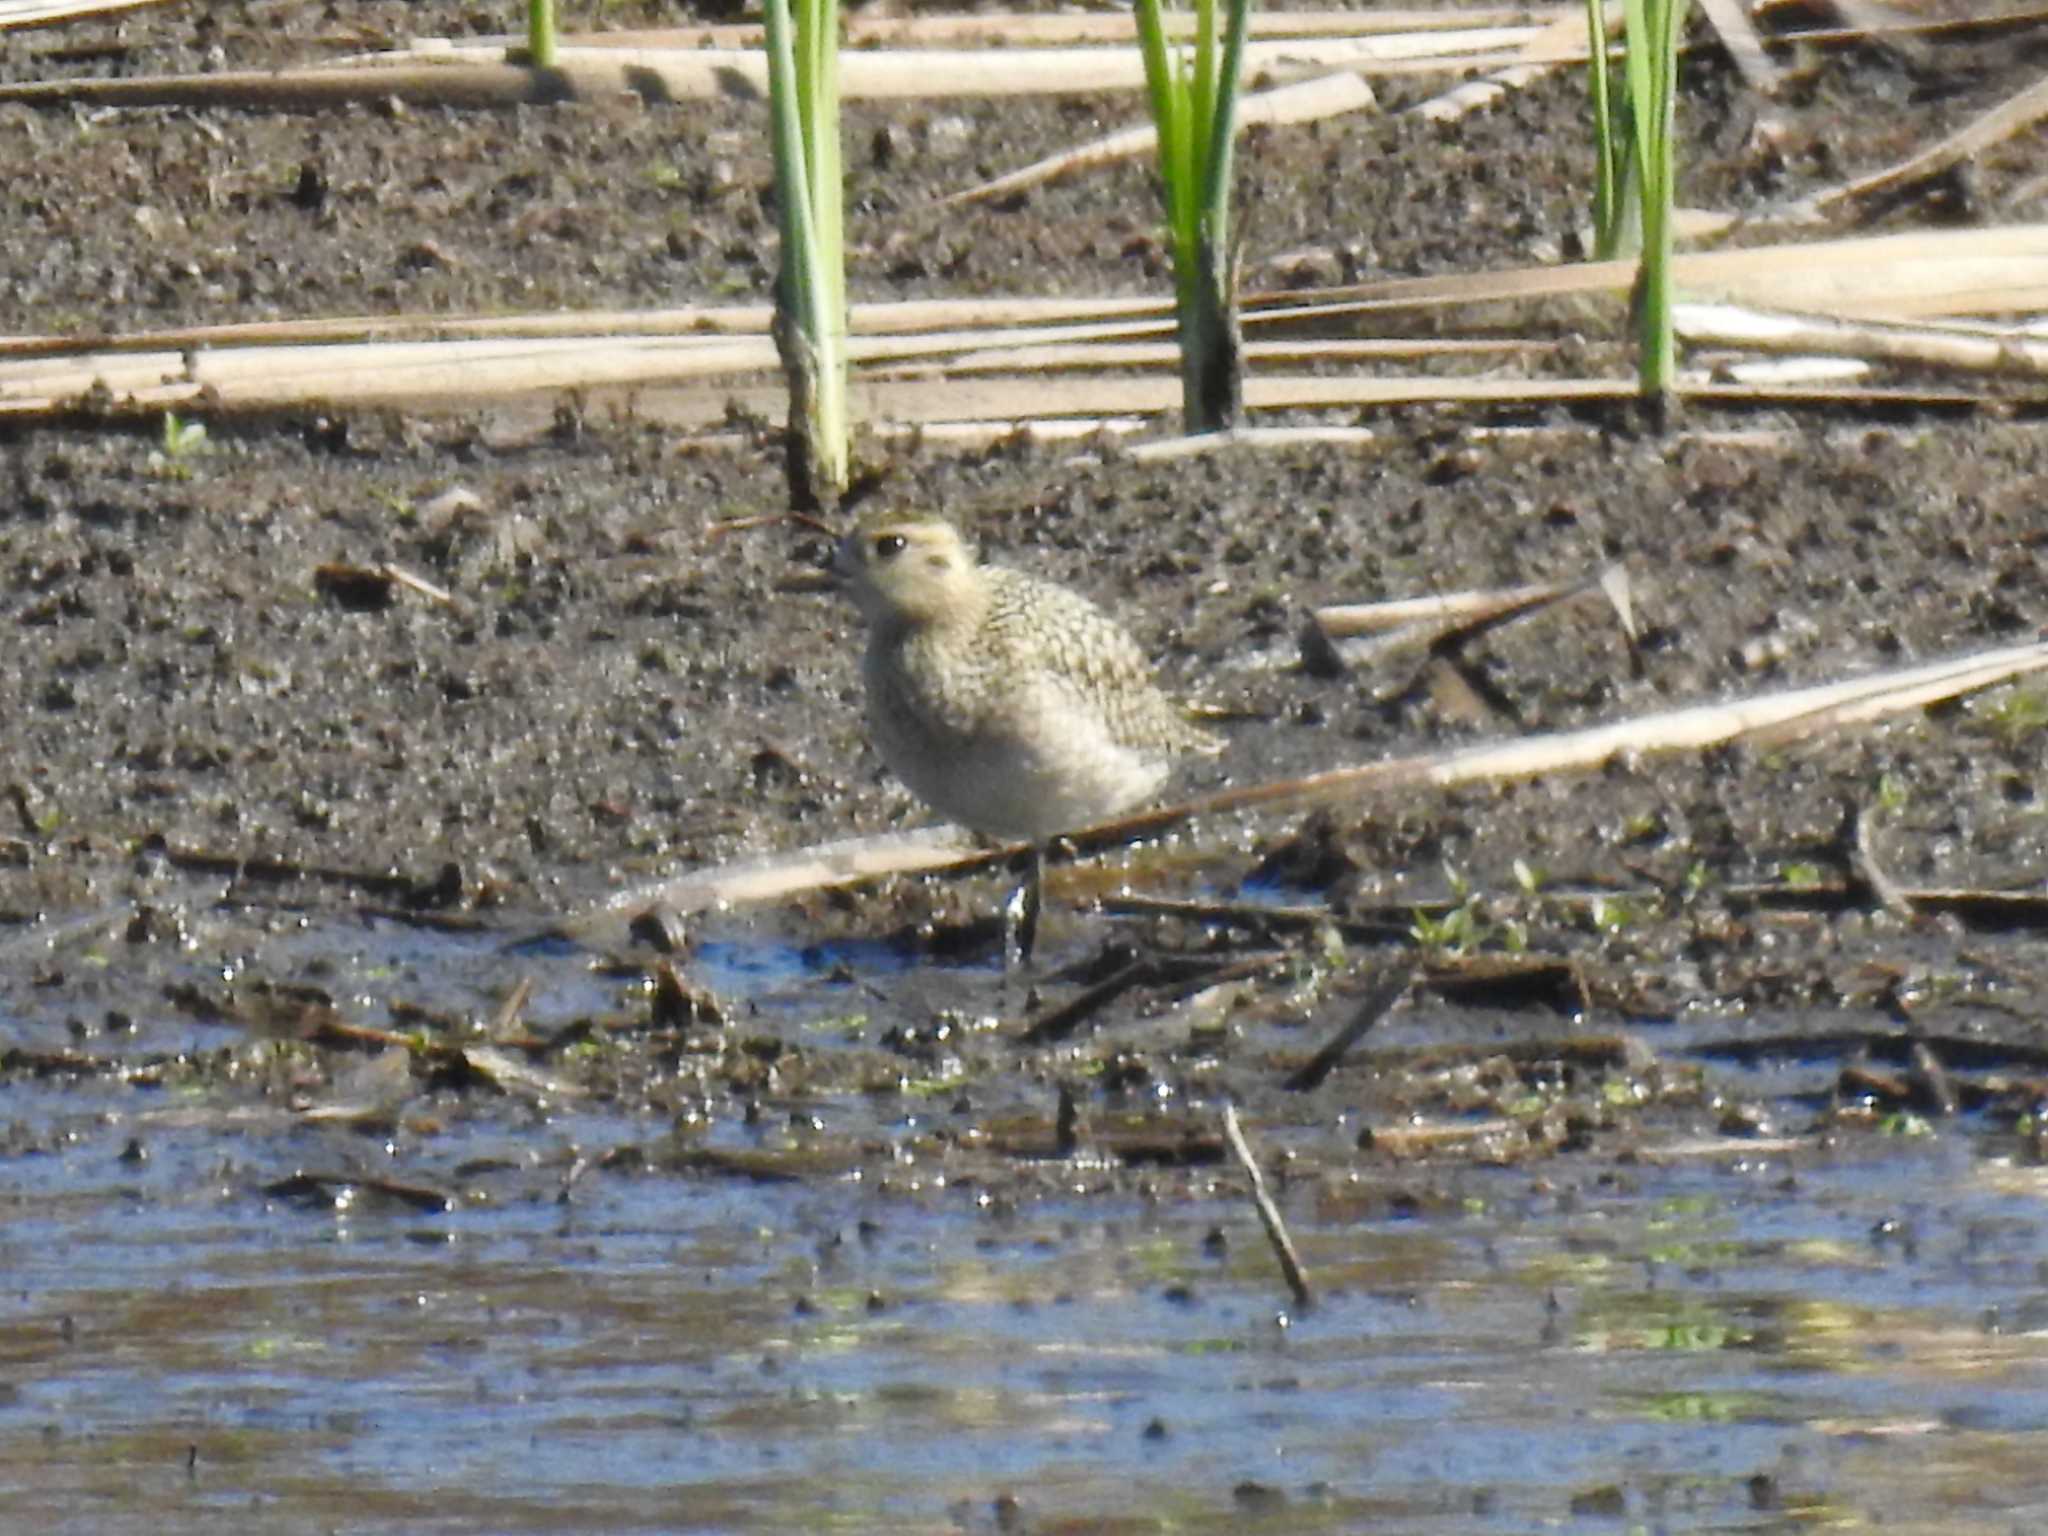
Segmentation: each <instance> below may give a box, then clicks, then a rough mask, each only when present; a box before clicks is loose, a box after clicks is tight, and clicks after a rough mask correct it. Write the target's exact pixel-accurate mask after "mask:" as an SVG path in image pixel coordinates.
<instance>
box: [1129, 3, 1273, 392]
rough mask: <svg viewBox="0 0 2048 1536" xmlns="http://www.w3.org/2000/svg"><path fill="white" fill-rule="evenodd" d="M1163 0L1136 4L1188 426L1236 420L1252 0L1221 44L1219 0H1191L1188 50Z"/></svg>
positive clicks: (1235, 10) (1234, 11) (1234, 8)
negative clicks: (1236, 179) (1236, 170)
mask: <svg viewBox="0 0 2048 1536" xmlns="http://www.w3.org/2000/svg"><path fill="white" fill-rule="evenodd" d="M1161 5H1162V0H1137V21H1138V45H1139V47H1140V48H1141V49H1142V51H1143V53H1144V56H1145V85H1146V89H1147V92H1148V94H1149V97H1150V100H1151V105H1152V121H1153V124H1154V125H1155V127H1156V129H1157V131H1158V135H1159V179H1160V181H1161V182H1162V183H1163V184H1164V187H1163V190H1164V194H1165V199H1166V222H1167V229H1168V232H1169V236H1170V238H1171V240H1172V244H1173V285H1174V307H1175V313H1176V314H1177V315H1178V317H1179V329H1180V372H1181V409H1182V413H1183V415H1184V416H1185V418H1186V422H1187V429H1188V430H1189V431H1190V432H1215V431H1220V430H1222V429H1224V428H1227V427H1230V426H1232V425H1234V424H1235V423H1236V421H1237V418H1238V415H1239V413H1240V411H1241V410H1242V408H1243V403H1244V368H1243V360H1242V355H1241V352H1240V349H1239V345H1238V332H1237V312H1236V301H1237V294H1236V282H1235V277H1234V274H1233V272H1232V269H1231V254H1232V253H1231V249H1230V170H1231V153H1232V151H1233V149H1234V148H1235V147H1236V142H1237V92H1238V79H1239V76H1240V74H1241V73H1242V67H1243V57H1244V35H1245V28H1246V18H1247V17H1248V16H1249V15H1250V14H1251V0H1230V12H1229V16H1228V19H1227V21H1226V22H1225V25H1224V31H1223V36H1222V39H1221V44H1220V47H1219V41H1218V38H1217V32H1216V0H1195V41H1194V45H1193V47H1192V48H1189V47H1185V46H1181V45H1177V44H1170V43H1169V42H1168V41H1167V37H1166V20H1165V17H1164V15H1163V14H1162V10H1161Z"/></svg>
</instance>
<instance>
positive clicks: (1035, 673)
mask: <svg viewBox="0 0 2048 1536" xmlns="http://www.w3.org/2000/svg"><path fill="white" fill-rule="evenodd" d="M835 568H836V569H837V571H838V573H839V575H840V576H841V578H842V579H843V580H844V581H845V583H846V586H847V589H848V591H849V592H850V593H851V595H852V596H853V599H854V601H855V602H856V603H858V604H859V605H860V608H861V611H862V613H863V614H864V615H865V616H866V618H867V620H868V647H867V657H866V661H865V663H864V666H863V676H864V680H865V682H866V684H867V698H868V724H869V728H870V730H871V732H872V734H873V736H874V741H875V746H876V749H877V750H878V751H880V752H881V754H882V760H883V761H884V762H886V763H887V764H888V765H889V767H890V768H891V769H892V770H893V771H894V772H895V773H896V775H897V777H899V778H901V779H902V780H903V782H904V783H905V784H907V785H908V786H909V787H910V789H911V791H912V792H913V793H914V794H916V795H917V796H918V798H919V799H921V800H923V801H925V802H926V803H927V804H929V805H930V806H932V807H933V809H935V810H937V811H939V812H940V813H941V814H943V815H945V816H947V817H950V818H951V819H952V820H954V821H957V822H960V823H961V824H962V825H964V826H967V827H970V828H972V829H973V830H975V831H977V832H982V833H986V834H988V835H989V836H992V837H1014V838H1026V839H1030V840H1032V841H1034V842H1039V841H1043V840H1045V839H1046V838H1049V837H1052V836H1054V835H1055V834H1057V833H1060V832H1068V831H1072V830H1073V829H1075V828H1076V827H1081V826H1086V825H1087V824H1088V823H1090V822H1094V821H1100V820H1102V819H1103V818H1105V817H1108V816H1113V815H1115V814H1116V813H1117V812H1118V811H1122V810H1127V809H1129V808H1130V807H1131V806H1133V805H1135V804H1137V803H1138V802H1139V801H1141V800H1143V799H1145V798H1146V797H1147V796H1149V795H1151V794H1152V793H1153V792H1154V791H1155V790H1157V789H1158V788H1159V786H1160V785H1161V784H1162V783H1164V782H1165V780H1166V776H1167V774H1168V772H1169V771H1170V770H1171V768H1172V766H1173V759H1174V758H1175V757H1176V756H1178V755H1179V754H1181V753H1184V752H1214V751H1216V750H1217V748H1218V747H1219V746H1220V743H1219V742H1218V741H1217V740H1216V738H1215V737H1213V736H1211V735H1210V734H1209V733H1208V732H1206V731H1203V730H1201V729H1199V728H1197V727H1196V726H1195V725H1194V724H1192V723H1191V722H1190V721H1189V720H1188V719H1187V717H1186V716H1185V715H1184V714H1183V713H1182V712H1181V710H1180V708H1179V707H1178V706H1177V705H1175V704H1174V703H1173V701H1172V700H1170V699H1168V698H1167V697H1166V695H1165V694H1163V693H1161V692H1160V691H1159V689H1158V687H1157V686H1156V685H1155V684H1154V683H1153V681H1152V671H1151V668H1150V667H1149V666H1148V665H1147V664H1146V661H1145V657H1144V653H1143V652H1141V651H1140V650H1139V649H1138V646H1137V642H1135V641H1134V640H1132V639H1131V637H1130V636H1129V635H1128V634H1127V633H1126V632H1125V631H1124V630H1123V628H1122V627H1121V626H1120V625H1118V624H1117V623H1116V621H1115V620H1113V619H1111V618H1110V617H1109V616H1108V615H1107V614H1105V613H1104V612H1103V611H1102V610H1101V609H1100V608H1097V607H1096V606H1095V605H1094V604H1093V603H1091V602H1089V601H1088V600H1087V599H1086V598H1085V597H1082V596H1081V595H1080V594H1079V593H1077V592H1072V591H1069V590H1068V589H1067V588H1065V587H1062V586H1057V585H1055V584H1054V583H1052V582H1049V581H1041V580H1039V579H1038V578H1036V577H1033V576H1027V575H1025V574H1023V573H1022V572H1021V571H1013V570H1009V569H1007V568H1005V567H1002V566H985V565H978V564H976V563H975V561H974V558H973V556H972V555H971V554H970V553H969V552H968V550H967V548H966V547H965V545H963V544H962V542H961V540H960V536H959V534H958V533H956V532H955V531H954V530H953V528H952V527H951V525H949V524H947V523H945V522H942V521H940V520H938V519H935V518H920V517H907V516H898V517H891V518H882V519H876V520H873V521H870V522H868V523H865V524H863V525H862V526H861V527H860V528H858V529H856V530H855V531H854V532H853V533H851V534H849V535H848V536H847V537H846V539H845V540H844V541H843V542H842V543H841V545H840V548H839V554H838V558H837V560H836V562H835Z"/></svg>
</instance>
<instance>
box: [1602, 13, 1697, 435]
mask: <svg viewBox="0 0 2048 1536" xmlns="http://www.w3.org/2000/svg"><path fill="white" fill-rule="evenodd" d="M1686 6H1687V0H1622V31H1623V35H1624V41H1625V52H1626V57H1625V60H1624V64H1623V69H1622V77H1621V81H1622V89H1621V92H1620V100H1619V101H1618V102H1617V101H1616V99H1615V97H1616V92H1615V90H1614V81H1613V69H1612V65H1611V64H1610V62H1609V60H1608V57H1607V48H1606V38H1607V11H1606V5H1605V3H1604V0H1586V23H1587V29H1588V33H1589V37H1590V40H1591V43H1592V47H1591V49H1590V50H1589V57H1588V61H1587V83H1588V87H1589V90H1590V93H1591V95H1592V98H1593V133H1594V139H1595V149H1596V153H1597V157H1598V162H1599V163H1598V169H1597V172H1596V175H1595V180H1594V188H1593V231H1594V254H1595V255H1596V256H1598V257H1599V258H1600V259H1602V260H1611V259H1614V258H1616V257H1620V256H1625V255H1627V254H1628V253H1629V252H1631V251H1634V252H1636V253H1638V261H1639V264H1638V266H1637V270H1636V285H1635V293H1634V295H1633V301H1632V308H1633V311H1634V315H1635V322H1636V333H1637V338H1638V350H1637V363H1636V372H1637V377H1638V378H1639V379H1640V380H1641V382H1642V388H1643V393H1644V394H1645V395H1651V396H1655V397H1657V398H1658V399H1660V400H1668V399H1669V397H1670V394H1671V390H1672V386H1673V383H1674V382H1675V380H1676V376H1677V371H1678V364H1677V346H1676V343H1675V341H1674V339H1673V336H1672V330H1671V255H1672V239H1671V233H1672V231H1671V218H1672V206H1673V198H1674V194H1675V191H1676V183H1677V157H1678V156H1677V146H1676V143H1675V138H1676V133H1675V126H1676V117H1677V98H1678V48H1679V44H1680V43H1681V42H1682V41H1683V40H1684V37H1685V12H1686Z"/></svg>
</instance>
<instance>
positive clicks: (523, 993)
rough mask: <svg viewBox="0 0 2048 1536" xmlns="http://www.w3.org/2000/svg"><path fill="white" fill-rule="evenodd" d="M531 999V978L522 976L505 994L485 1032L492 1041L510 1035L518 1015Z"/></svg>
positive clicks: (523, 1010)
mask: <svg viewBox="0 0 2048 1536" xmlns="http://www.w3.org/2000/svg"><path fill="white" fill-rule="evenodd" d="M532 997H533V978H532V977H531V976H522V977H520V978H519V980H518V982H517V983H516V984H515V985H514V986H513V988H512V990H511V992H509V993H508V994H506V997H505V1001H504V1002H503V1003H501V1004H500V1005H499V1006H498V1012H497V1015H496V1017H494V1018H493V1019H492V1020H491V1027H490V1029H489V1030H488V1031H487V1033H488V1034H489V1035H490V1037H491V1039H493V1040H503V1039H504V1038H505V1036H507V1035H509V1034H511V1033H512V1026H513V1025H515V1024H517V1023H518V1022H519V1015H520V1014H522V1013H524V1012H525V1011H526V1004H527V1002H528V1001H529V1000H530V999H531V998H532Z"/></svg>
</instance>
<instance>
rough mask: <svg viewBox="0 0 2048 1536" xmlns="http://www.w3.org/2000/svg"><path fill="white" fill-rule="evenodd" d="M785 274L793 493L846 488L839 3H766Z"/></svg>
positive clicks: (781, 331) (780, 283)
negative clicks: (793, 10) (793, 9)
mask: <svg viewBox="0 0 2048 1536" xmlns="http://www.w3.org/2000/svg"><path fill="white" fill-rule="evenodd" d="M763 17H764V19H765V20H766V23H767V38H768V104H769V115H770V128H771V133H772V138H773V144H774V152H775V198H776V205H777V209H778V212H779V214H780V217H781V220H782V267H781V271H780V273H779V274H778V275H777V278H776V284H775V345H776V349H777V351H779V352H780V353H781V355H782V368H783V372H784V373H785V374H786V375H787V376H788V379H789V445H790V489H791V492H792V494H793V496H794V497H795V499H796V501H797V503H798V505H799V506H809V505H813V504H815V503H816V501H817V499H818V493H819V491H821V490H829V491H831V492H833V493H834V494H835V495H836V494H837V493H838V492H840V491H843V490H844V489H845V488H846V483H847V470H848V456H849V451H848V436H849V426H848V417H847V404H846V254H845V243H846V242H845V234H844V228H843V214H842V200H843V187H842V178H841V172H840V160H839V0H796V12H795V16H794V19H793V20H792V17H791V14H790V0H765V4H764V6H763Z"/></svg>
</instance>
